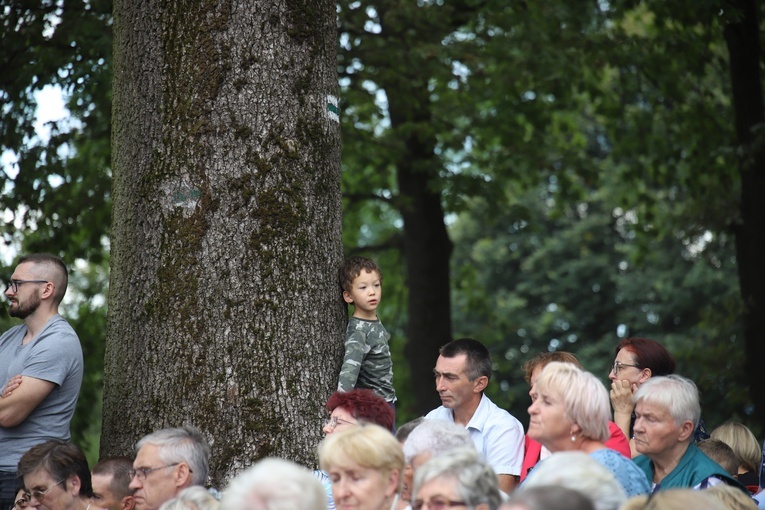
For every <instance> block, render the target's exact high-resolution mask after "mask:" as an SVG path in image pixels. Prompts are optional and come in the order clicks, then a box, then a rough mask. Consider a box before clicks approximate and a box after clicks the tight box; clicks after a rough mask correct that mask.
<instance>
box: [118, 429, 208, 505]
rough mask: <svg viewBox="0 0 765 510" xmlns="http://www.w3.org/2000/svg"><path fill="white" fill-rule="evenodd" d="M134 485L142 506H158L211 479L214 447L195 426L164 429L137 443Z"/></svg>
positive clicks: (135, 493)
mask: <svg viewBox="0 0 765 510" xmlns="http://www.w3.org/2000/svg"><path fill="white" fill-rule="evenodd" d="M136 450H137V453H136V457H135V460H134V461H133V469H132V470H130V488H131V489H132V490H133V491H134V493H133V498H134V500H135V507H136V508H137V509H138V510H158V509H159V507H160V506H161V505H162V503H164V502H165V501H168V500H170V499H172V498H174V497H176V496H177V495H178V493H179V492H180V491H181V490H183V489H185V488H186V487H191V486H192V485H202V486H203V485H204V484H205V483H206V482H207V474H208V470H209V468H208V465H209V459H210V447H209V446H208V445H207V440H206V439H205V437H204V436H203V435H202V433H201V432H200V431H199V430H197V429H196V428H195V427H191V426H184V427H180V428H170V429H161V430H158V431H156V432H153V433H151V434H149V435H148V436H145V437H143V438H142V439H141V440H140V441H138V443H137V444H136Z"/></svg>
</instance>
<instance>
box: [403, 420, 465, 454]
mask: <svg viewBox="0 0 765 510" xmlns="http://www.w3.org/2000/svg"><path fill="white" fill-rule="evenodd" d="M461 447H471V448H475V445H474V444H473V440H472V439H470V433H469V432H468V431H467V430H466V429H465V428H464V427H460V426H459V425H455V424H454V423H452V422H450V421H447V420H428V419H426V420H425V421H423V422H422V423H420V424H419V425H418V426H417V427H415V429H414V430H413V431H412V433H411V434H409V437H408V438H406V442H405V443H404V457H405V458H406V463H407V464H410V463H411V461H412V459H413V458H415V457H416V456H418V455H420V454H423V453H429V454H430V455H431V457H438V456H439V455H441V454H443V453H446V452H448V451H449V450H453V449H454V448H461Z"/></svg>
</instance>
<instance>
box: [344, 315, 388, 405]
mask: <svg viewBox="0 0 765 510" xmlns="http://www.w3.org/2000/svg"><path fill="white" fill-rule="evenodd" d="M389 339H390V335H389V334H388V332H387V331H385V328H384V327H383V325H382V323H381V322H380V321H379V320H376V321H368V320H364V319H358V318H356V317H351V319H350V320H349V321H348V327H347V328H346V330H345V360H344V361H343V367H342V368H341V369H340V380H339V381H338V384H337V389H338V390H340V391H351V390H352V389H354V388H360V389H369V390H372V391H374V392H375V393H376V394H378V395H380V396H381V397H382V398H384V399H385V400H386V401H387V402H395V400H396V391H395V390H394V389H393V361H392V360H391V358H390V349H389V348H388V340H389Z"/></svg>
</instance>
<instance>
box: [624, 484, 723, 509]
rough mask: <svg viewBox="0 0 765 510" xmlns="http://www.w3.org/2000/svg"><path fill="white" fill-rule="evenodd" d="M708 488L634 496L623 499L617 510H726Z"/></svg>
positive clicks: (668, 490)
mask: <svg viewBox="0 0 765 510" xmlns="http://www.w3.org/2000/svg"><path fill="white" fill-rule="evenodd" d="M709 490H710V489H705V490H701V491H700V490H694V489H667V490H665V491H660V492H655V493H653V494H651V495H650V496H635V497H634V498H630V499H628V500H627V501H625V502H624V503H623V504H622V506H620V507H619V510H688V509H689V508H692V509H693V510H728V508H727V507H726V506H725V504H724V503H722V502H721V501H720V500H719V499H717V498H716V497H715V496H713V495H712V494H707V493H708V492H709Z"/></svg>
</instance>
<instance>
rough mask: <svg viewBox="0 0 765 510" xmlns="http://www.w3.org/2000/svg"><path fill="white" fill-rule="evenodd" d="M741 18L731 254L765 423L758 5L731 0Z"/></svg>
mask: <svg viewBox="0 0 765 510" xmlns="http://www.w3.org/2000/svg"><path fill="white" fill-rule="evenodd" d="M734 5H735V7H736V8H737V9H738V10H739V12H740V14H741V18H740V19H739V20H738V21H737V22H736V23H731V24H730V25H728V26H727V27H726V28H725V40H726V42H727V45H728V52H729V54H730V72H731V84H732V91H733V108H734V112H735V118H736V134H737V137H738V143H739V146H740V149H741V159H740V163H739V165H740V174H741V222H740V223H739V224H737V225H736V226H735V229H734V230H735V233H736V260H737V262H738V274H739V284H740V286H741V296H742V298H743V303H744V318H743V325H744V337H745V340H746V360H747V361H746V363H747V366H746V369H747V374H748V377H749V388H750V393H751V398H752V402H753V403H754V408H755V416H756V418H757V420H756V421H757V422H759V423H765V394H764V393H763V392H762V388H765V371H763V370H762V366H761V364H762V360H763V359H765V342H763V340H762V325H761V323H760V320H761V319H762V317H763V316H765V265H764V264H763V262H765V134H764V132H763V126H765V110H764V109H763V99H762V82H761V76H760V38H759V20H758V8H759V7H758V5H757V2H755V1H754V0H739V1H737V2H734Z"/></svg>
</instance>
